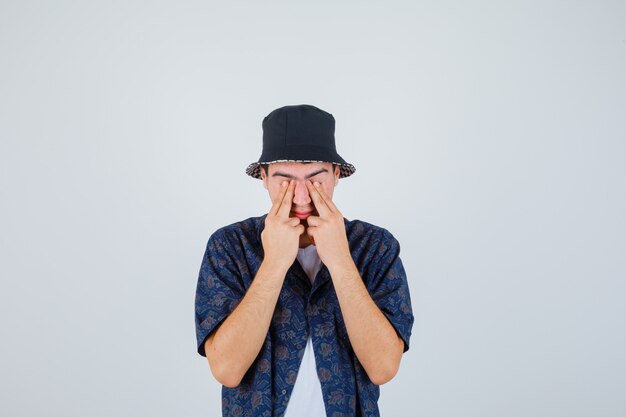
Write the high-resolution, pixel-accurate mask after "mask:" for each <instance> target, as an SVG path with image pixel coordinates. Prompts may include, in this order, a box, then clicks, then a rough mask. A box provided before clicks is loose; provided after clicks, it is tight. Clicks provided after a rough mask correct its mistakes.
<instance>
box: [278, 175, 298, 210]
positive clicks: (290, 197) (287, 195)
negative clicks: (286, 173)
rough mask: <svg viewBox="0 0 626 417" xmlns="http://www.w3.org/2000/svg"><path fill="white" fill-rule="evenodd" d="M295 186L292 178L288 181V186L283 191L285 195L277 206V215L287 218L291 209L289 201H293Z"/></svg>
mask: <svg viewBox="0 0 626 417" xmlns="http://www.w3.org/2000/svg"><path fill="white" fill-rule="evenodd" d="M295 188H296V182H295V181H294V180H291V181H289V186H288V187H287V192H285V196H284V197H283V201H282V203H281V204H280V207H278V213H277V214H278V216H280V217H282V218H284V219H287V218H288V217H289V212H290V211H291V203H292V202H293V190H294V189H295Z"/></svg>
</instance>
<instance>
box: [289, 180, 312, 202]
mask: <svg viewBox="0 0 626 417" xmlns="http://www.w3.org/2000/svg"><path fill="white" fill-rule="evenodd" d="M293 203H294V204H295V205H297V206H304V205H307V204H310V203H311V197H310V196H309V189H308V188H306V184H305V183H304V182H302V181H298V180H296V189H295V190H294V192H293Z"/></svg>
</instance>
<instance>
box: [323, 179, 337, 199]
mask: <svg viewBox="0 0 626 417" xmlns="http://www.w3.org/2000/svg"><path fill="white" fill-rule="evenodd" d="M333 184H334V182H326V183H324V185H323V186H322V188H323V190H324V194H326V195H327V196H329V197H330V198H332V197H333V191H334V189H335V187H333Z"/></svg>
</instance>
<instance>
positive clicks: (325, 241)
mask: <svg viewBox="0 0 626 417" xmlns="http://www.w3.org/2000/svg"><path fill="white" fill-rule="evenodd" d="M306 186H307V188H308V190H309V195H310V196H311V199H312V200H313V204H315V208H316V209H317V212H318V214H319V216H309V217H307V219H306V220H307V223H308V225H309V227H308V228H307V234H308V235H309V238H310V239H311V240H312V241H314V242H315V246H316V248H317V253H318V255H319V256H320V258H321V259H322V262H324V265H326V266H327V267H328V268H329V269H330V268H332V267H340V266H343V265H350V264H351V265H354V262H353V261H352V255H351V254H350V246H349V245H348V237H347V236H346V225H345V223H344V221H343V215H342V214H341V212H340V211H339V209H337V207H336V206H335V204H334V203H333V202H332V201H331V199H330V197H328V196H327V195H326V193H324V190H322V187H321V186H320V183H319V182H315V184H313V183H312V182H311V181H310V180H307V181H306Z"/></svg>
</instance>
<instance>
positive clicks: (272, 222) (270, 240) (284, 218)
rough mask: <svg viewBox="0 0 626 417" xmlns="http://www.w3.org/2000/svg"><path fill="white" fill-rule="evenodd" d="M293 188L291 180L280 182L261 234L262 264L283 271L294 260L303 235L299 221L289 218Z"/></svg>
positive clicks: (293, 183) (293, 182)
mask: <svg viewBox="0 0 626 417" xmlns="http://www.w3.org/2000/svg"><path fill="white" fill-rule="evenodd" d="M295 188H296V183H295V181H293V180H291V181H290V182H287V181H283V182H282V184H281V191H280V193H279V194H278V197H277V198H276V200H274V202H273V204H272V208H271V209H270V211H269V213H268V214H267V217H266V218H265V228H264V229H263V232H261V241H262V243H263V251H264V252H265V257H264V259H263V262H267V263H269V264H271V265H273V266H276V267H278V268H281V269H284V270H285V271H286V270H287V269H289V267H290V266H291V264H293V261H294V260H295V259H296V256H297V255H298V247H299V242H300V235H301V234H302V233H304V226H303V225H301V224H300V219H298V218H297V217H289V212H290V211H291V204H292V202H293V193H294V189H295Z"/></svg>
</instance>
